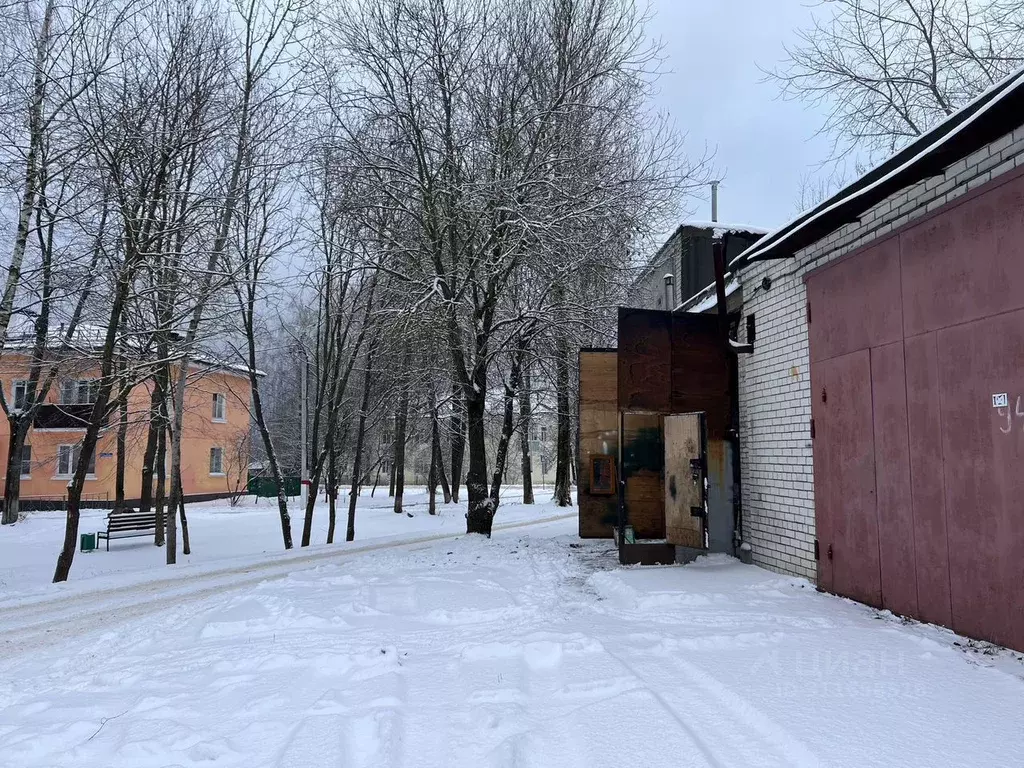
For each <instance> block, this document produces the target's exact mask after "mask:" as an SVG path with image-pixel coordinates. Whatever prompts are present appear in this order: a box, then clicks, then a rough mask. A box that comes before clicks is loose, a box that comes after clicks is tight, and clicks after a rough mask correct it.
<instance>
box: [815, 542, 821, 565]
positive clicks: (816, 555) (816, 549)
mask: <svg viewBox="0 0 1024 768" xmlns="http://www.w3.org/2000/svg"><path fill="white" fill-rule="evenodd" d="M814 559H815V560H820V559H821V552H819V551H818V540H817V539H815V540H814Z"/></svg>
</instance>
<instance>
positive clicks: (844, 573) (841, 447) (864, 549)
mask: <svg viewBox="0 0 1024 768" xmlns="http://www.w3.org/2000/svg"><path fill="white" fill-rule="evenodd" d="M816 367H817V368H818V369H819V371H820V372H819V375H818V376H817V377H816V380H821V381H822V383H821V388H820V390H819V391H816V392H815V393H814V394H815V395H816V397H817V399H818V401H819V403H820V408H819V411H818V412H819V413H823V414H824V420H825V423H826V425H827V426H826V430H825V435H824V439H823V440H819V439H818V436H817V435H816V439H815V442H816V443H819V442H825V443H826V446H825V447H824V450H825V451H827V459H826V462H827V465H828V478H829V479H828V487H827V490H826V491H825V492H826V493H827V496H828V500H827V502H826V504H827V510H828V512H827V514H828V526H829V529H830V530H829V536H828V540H823V539H822V538H821V537H820V533H819V539H818V540H819V557H824V558H826V559H829V558H830V560H831V568H832V579H831V581H832V591H834V592H837V593H839V594H842V595H847V596H849V597H852V598H854V599H855V600H860V601H861V602H864V603H868V604H869V605H875V606H881V604H882V585H881V575H880V568H879V549H878V517H877V507H876V504H875V461H874V459H875V457H874V450H873V442H874V439H873V425H872V405H871V355H870V353H869V352H868V350H861V351H859V352H851V353H850V354H848V355H842V356H841V357H836V358H833V359H832V360H829V361H826V362H824V363H818V364H817V365H816ZM822 369H824V370H823V371H822ZM822 373H823V374H824V375H822ZM817 475H818V472H817V470H815V476H817ZM822 548H824V552H821V549H822ZM819 562H820V560H819Z"/></svg>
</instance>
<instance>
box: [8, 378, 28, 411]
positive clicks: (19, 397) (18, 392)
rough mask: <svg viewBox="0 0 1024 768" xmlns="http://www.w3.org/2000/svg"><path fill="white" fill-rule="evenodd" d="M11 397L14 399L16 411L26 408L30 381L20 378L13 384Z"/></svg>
mask: <svg viewBox="0 0 1024 768" xmlns="http://www.w3.org/2000/svg"><path fill="white" fill-rule="evenodd" d="M11 399H12V400H13V401H14V403H13V406H14V410H16V411H23V410H25V407H26V404H27V402H28V382H27V381H24V380H18V381H15V382H13V383H12V384H11Z"/></svg>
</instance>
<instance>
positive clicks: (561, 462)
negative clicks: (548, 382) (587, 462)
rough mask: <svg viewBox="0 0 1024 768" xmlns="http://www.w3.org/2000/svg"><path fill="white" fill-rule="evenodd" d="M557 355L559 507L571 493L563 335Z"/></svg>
mask: <svg viewBox="0 0 1024 768" xmlns="http://www.w3.org/2000/svg"><path fill="white" fill-rule="evenodd" d="M557 355H558V360H557V363H556V369H557V372H556V379H557V381H556V387H557V390H558V392H557V397H556V402H557V405H558V444H557V446H556V464H555V504H557V505H558V506H560V507H568V506H571V505H572V494H571V493H570V491H569V463H570V462H571V461H572V450H571V448H570V446H569V440H570V429H569V428H570V423H569V350H568V345H567V344H566V340H565V337H564V336H561V335H559V338H558V350H557Z"/></svg>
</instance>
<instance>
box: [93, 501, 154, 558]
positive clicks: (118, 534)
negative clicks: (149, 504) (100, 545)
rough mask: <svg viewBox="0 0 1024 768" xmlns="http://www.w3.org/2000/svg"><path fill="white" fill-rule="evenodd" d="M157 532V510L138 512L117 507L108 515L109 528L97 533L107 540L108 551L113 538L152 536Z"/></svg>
mask: <svg viewBox="0 0 1024 768" xmlns="http://www.w3.org/2000/svg"><path fill="white" fill-rule="evenodd" d="M155 533H156V512H136V511H135V510H134V509H115V510H114V511H112V512H111V513H110V514H108V515H107V530H105V531H100V532H99V533H97V534H96V537H97V538H99V539H106V540H107V552H109V551H110V540H111V539H130V538H134V537H137V536H152V535H154V534H155Z"/></svg>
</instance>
